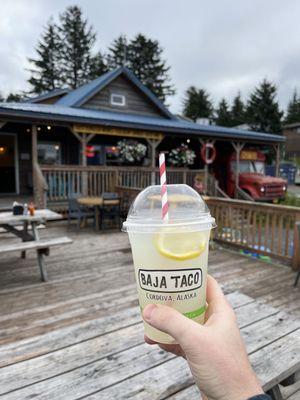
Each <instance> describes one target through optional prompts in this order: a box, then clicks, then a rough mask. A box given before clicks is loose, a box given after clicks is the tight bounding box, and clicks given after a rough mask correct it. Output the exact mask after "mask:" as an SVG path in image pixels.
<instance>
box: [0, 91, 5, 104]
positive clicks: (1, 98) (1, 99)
mask: <svg viewBox="0 0 300 400" xmlns="http://www.w3.org/2000/svg"><path fill="white" fill-rule="evenodd" d="M3 101H4V97H3V96H2V93H1V92H0V103H2V102H3Z"/></svg>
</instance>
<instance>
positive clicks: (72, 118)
mask: <svg viewBox="0 0 300 400" xmlns="http://www.w3.org/2000/svg"><path fill="white" fill-rule="evenodd" d="M0 117H2V118H3V117H4V118H7V119H10V120H12V119H13V120H15V119H19V120H22V121H24V120H28V121H30V122H32V121H35V122H36V123H42V122H50V123H51V122H52V123H54V122H66V123H86V124H94V125H102V126H109V127H121V128H129V129H143V130H148V131H157V132H161V133H166V134H177V135H185V136H186V135H190V136H198V137H210V138H216V139H217V138H219V139H222V140H226V139H235V140H247V141H252V142H265V143H280V142H285V140H286V139H285V137H284V136H281V135H274V134H269V133H263V132H252V131H246V130H243V129H235V128H226V127H222V126H217V125H200V124H196V123H193V122H189V121H184V120H180V119H163V118H155V117H148V116H141V115H134V114H125V113H120V112H113V111H104V110H101V111H100V110H89V109H86V108H75V107H67V106H63V105H58V104H57V103H56V104H30V103H0Z"/></svg>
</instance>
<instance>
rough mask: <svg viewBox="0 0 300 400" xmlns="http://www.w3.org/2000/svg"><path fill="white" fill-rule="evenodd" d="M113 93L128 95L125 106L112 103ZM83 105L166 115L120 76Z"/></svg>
mask: <svg viewBox="0 0 300 400" xmlns="http://www.w3.org/2000/svg"><path fill="white" fill-rule="evenodd" d="M111 93H116V94H123V95H125V97H126V105H125V106H113V105H111V104H110V95H111ZM81 107H83V108H89V109H93V110H108V111H117V112H124V113H127V114H139V115H148V116H151V117H161V118H166V117H164V116H163V115H162V114H161V113H160V111H159V110H158V108H157V107H155V105H153V104H152V103H151V102H150V101H149V100H148V99H147V98H146V97H145V96H144V95H143V94H142V93H141V92H140V91H139V90H138V89H137V88H135V86H134V85H133V84H132V83H131V82H129V81H128V80H127V79H126V78H124V77H122V76H119V77H118V78H116V79H115V80H114V81H113V82H111V83H110V84H109V85H107V86H106V87H105V88H104V89H102V90H101V91H100V92H99V93H97V94H96V95H95V96H93V97H92V98H90V99H89V100H88V101H87V102H86V103H85V104H83V105H82V106H81Z"/></svg>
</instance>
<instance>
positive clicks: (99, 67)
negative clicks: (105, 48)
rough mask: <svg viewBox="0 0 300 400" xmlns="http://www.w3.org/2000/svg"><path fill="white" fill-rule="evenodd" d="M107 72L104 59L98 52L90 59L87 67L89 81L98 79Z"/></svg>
mask: <svg viewBox="0 0 300 400" xmlns="http://www.w3.org/2000/svg"><path fill="white" fill-rule="evenodd" d="M106 71H107V65H106V64H105V62H104V57H103V55H102V54H101V52H100V51H99V52H98V53H97V54H96V55H95V56H92V57H91V61H90V67H89V80H93V79H96V78H98V77H99V76H100V75H102V74H103V73H104V72H106Z"/></svg>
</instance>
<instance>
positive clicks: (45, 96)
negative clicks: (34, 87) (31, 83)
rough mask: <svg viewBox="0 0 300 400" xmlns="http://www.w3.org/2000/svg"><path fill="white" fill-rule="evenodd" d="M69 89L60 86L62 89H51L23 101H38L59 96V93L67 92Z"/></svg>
mask: <svg viewBox="0 0 300 400" xmlns="http://www.w3.org/2000/svg"><path fill="white" fill-rule="evenodd" d="M69 91H70V90H69V89H67V88H62V89H53V90H51V91H50V92H47V93H43V94H40V95H39V96H35V97H31V98H28V99H26V100H24V102H25V103H38V102H39V101H43V100H47V99H51V98H52V97H55V96H59V95H60V94H62V95H63V94H67V93H69Z"/></svg>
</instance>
